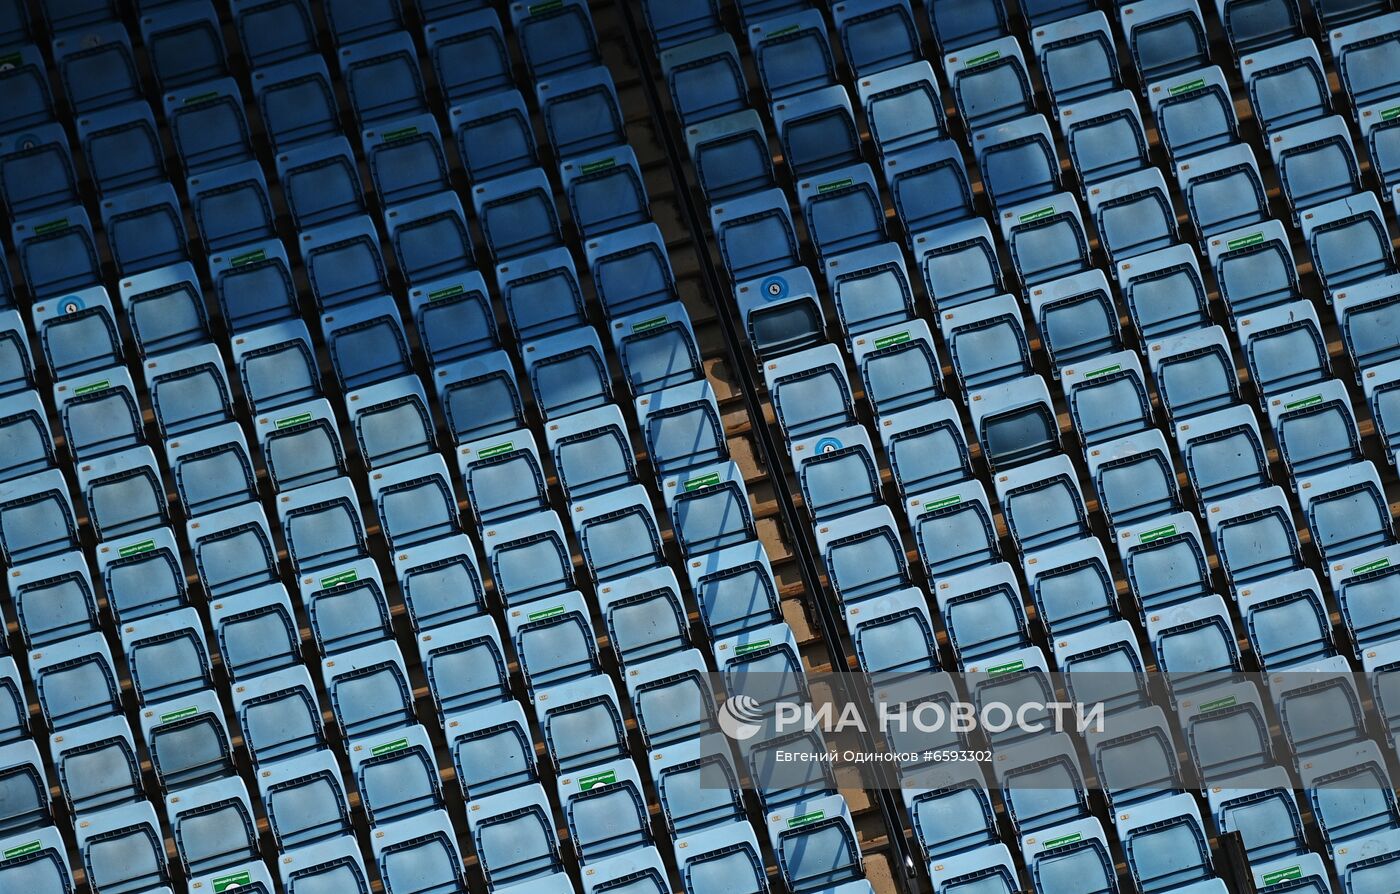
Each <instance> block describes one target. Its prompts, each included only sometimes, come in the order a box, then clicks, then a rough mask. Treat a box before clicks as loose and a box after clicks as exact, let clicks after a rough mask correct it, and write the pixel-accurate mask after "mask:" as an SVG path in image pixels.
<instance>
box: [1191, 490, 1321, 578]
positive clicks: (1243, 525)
mask: <svg viewBox="0 0 1400 894" xmlns="http://www.w3.org/2000/svg"><path fill="white" fill-rule="evenodd" d="M1217 510H1218V511H1217ZM1207 518H1208V520H1209V522H1210V535H1211V539H1212V540H1214V541H1215V552H1216V555H1218V556H1219V557H1220V564H1221V565H1222V566H1223V568H1224V570H1225V574H1226V577H1227V578H1228V579H1229V581H1230V585H1231V587H1233V588H1236V589H1238V588H1240V587H1245V586H1247V585H1249V584H1252V583H1254V582H1256V581H1259V580H1261V579H1262V578H1265V577H1273V576H1276V575H1280V574H1284V573H1286V572H1289V571H1295V570H1297V569H1299V568H1301V567H1302V564H1303V562H1302V556H1301V553H1300V551H1299V547H1298V532H1297V530H1296V529H1295V528H1294V526H1293V516H1292V514H1291V513H1290V512H1289V509H1288V503H1287V501H1286V500H1284V497H1283V489H1282V488H1279V487H1271V488H1268V489H1265V490H1258V491H1253V492H1250V493H1247V494H1243V495H1241V496H1238V497H1234V498H1232V499H1229V500H1225V501H1222V502H1220V503H1216V504H1214V505H1212V506H1211V508H1210V510H1209V511H1208V515H1207Z"/></svg>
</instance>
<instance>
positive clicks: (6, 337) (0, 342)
mask: <svg viewBox="0 0 1400 894" xmlns="http://www.w3.org/2000/svg"><path fill="white" fill-rule="evenodd" d="M33 381H34V364H33V361H32V360H31V358H30V355H29V333H28V331H27V327H26V326H25V325H24V321H23V320H22V319H20V315H19V312H18V311H15V310H6V311H0V395H6V396H8V395H12V394H15V393H16V392H20V391H29V390H31V386H32V385H33Z"/></svg>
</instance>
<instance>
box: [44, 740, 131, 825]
mask: <svg viewBox="0 0 1400 894" xmlns="http://www.w3.org/2000/svg"><path fill="white" fill-rule="evenodd" d="M51 745H52V754H53V766H54V772H55V774H56V775H57V777H58V780H57V781H58V785H59V788H60V789H61V790H62V792H63V798H64V800H65V802H66V803H67V804H68V808H69V809H70V810H72V811H73V812H74V813H75V814H82V815H84V816H86V815H89V814H92V813H96V812H97V811H101V810H105V809H106V808H108V807H115V806H118V805H122V804H133V803H140V802H141V801H143V800H144V799H145V793H144V792H143V791H142V789H141V762H140V759H139V758H138V757H137V753H136V739H135V737H134V736H132V734H131V727H130V726H129V725H127V722H126V720H125V719H124V718H121V717H110V718H107V719H106V720H97V721H93V722H92V723H89V724H85V725H83V726H79V727H74V728H72V729H69V730H65V731H64V733H63V734H62V736H61V738H60V739H59V740H58V741H52V740H51Z"/></svg>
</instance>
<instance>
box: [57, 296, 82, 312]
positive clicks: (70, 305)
mask: <svg viewBox="0 0 1400 894" xmlns="http://www.w3.org/2000/svg"><path fill="white" fill-rule="evenodd" d="M84 307H87V305H86V304H84V303H83V299H81V298H79V297H78V296H77V295H69V296H68V297H67V298H64V299H63V300H62V301H60V302H59V303H58V311H59V313H65V314H72V313H77V312H78V311H80V310H82V309H83V308H84Z"/></svg>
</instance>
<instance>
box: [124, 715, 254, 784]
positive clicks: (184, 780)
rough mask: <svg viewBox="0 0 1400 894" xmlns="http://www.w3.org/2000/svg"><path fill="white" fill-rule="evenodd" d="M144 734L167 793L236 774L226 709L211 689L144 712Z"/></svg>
mask: <svg viewBox="0 0 1400 894" xmlns="http://www.w3.org/2000/svg"><path fill="white" fill-rule="evenodd" d="M141 738H142V740H143V741H145V743H146V750H147V752H148V753H149V754H150V756H151V764H152V765H153V767H154V768H155V772H156V779H157V780H158V781H159V782H160V785H161V788H162V790H163V791H166V792H172V791H179V790H181V789H185V788H188V787H190V786H194V785H198V784H199V783H201V782H207V781H209V780H212V779H220V778H224V777H228V776H232V775H233V773H234V769H233V747H232V746H231V745H230V744H229V738H228V731H227V729H226V728H225V726H224V711H223V707H222V706H221V705H220V703H219V700H218V697H217V695H216V694H215V692H214V691H213V690H212V689H206V690H204V691H203V692H201V693H199V694H197V695H191V696H186V697H184V698H181V699H179V700H178V701H175V702H165V703H163V704H159V705H152V706H150V707H148V708H145V709H144V710H142V711H141Z"/></svg>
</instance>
